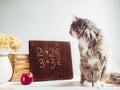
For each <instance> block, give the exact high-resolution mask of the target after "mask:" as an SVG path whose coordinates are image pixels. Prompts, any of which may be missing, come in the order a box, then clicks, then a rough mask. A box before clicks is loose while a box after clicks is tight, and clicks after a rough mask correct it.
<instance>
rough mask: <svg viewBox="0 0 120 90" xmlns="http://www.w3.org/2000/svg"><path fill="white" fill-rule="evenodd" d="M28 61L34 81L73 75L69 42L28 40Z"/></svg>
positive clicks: (64, 77) (68, 77) (66, 77)
mask: <svg viewBox="0 0 120 90" xmlns="http://www.w3.org/2000/svg"><path fill="white" fill-rule="evenodd" d="M29 62H30V71H31V72H32V73H33V74H34V78H35V81H45V80H61V79H70V78H72V77H73V71H72V60H71V49H70V42H61V41H35V40H30V41H29Z"/></svg>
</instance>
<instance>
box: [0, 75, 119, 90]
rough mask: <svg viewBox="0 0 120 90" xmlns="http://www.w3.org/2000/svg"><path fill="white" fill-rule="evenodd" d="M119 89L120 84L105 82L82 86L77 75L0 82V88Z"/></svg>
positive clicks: (18, 89)
mask: <svg viewBox="0 0 120 90" xmlns="http://www.w3.org/2000/svg"><path fill="white" fill-rule="evenodd" d="M56 89H57V90H120V86H115V85H111V84H105V85H104V87H100V88H96V87H84V86H82V85H80V81H79V78H78V77H74V78H73V79H71V80H57V81H42V82H32V83H31V84H30V85H22V84H21V83H20V82H7V83H3V84H0V90H56Z"/></svg>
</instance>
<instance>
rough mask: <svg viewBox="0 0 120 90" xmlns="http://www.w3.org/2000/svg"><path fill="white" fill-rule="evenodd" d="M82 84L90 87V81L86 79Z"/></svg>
mask: <svg viewBox="0 0 120 90" xmlns="http://www.w3.org/2000/svg"><path fill="white" fill-rule="evenodd" d="M83 85H84V86H86V87H92V83H91V82H88V81H86V80H85V81H84V82H83Z"/></svg>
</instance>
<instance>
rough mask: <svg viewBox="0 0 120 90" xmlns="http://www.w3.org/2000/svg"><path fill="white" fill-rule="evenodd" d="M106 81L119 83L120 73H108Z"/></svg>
mask: <svg viewBox="0 0 120 90" xmlns="http://www.w3.org/2000/svg"><path fill="white" fill-rule="evenodd" d="M106 82H107V83H110V84H116V85H120V73H110V74H109V76H108V79H107V80H106Z"/></svg>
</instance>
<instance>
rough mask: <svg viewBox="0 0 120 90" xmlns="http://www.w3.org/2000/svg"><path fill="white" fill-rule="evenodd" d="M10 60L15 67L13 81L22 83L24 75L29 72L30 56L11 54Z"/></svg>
mask: <svg viewBox="0 0 120 90" xmlns="http://www.w3.org/2000/svg"><path fill="white" fill-rule="evenodd" d="M9 60H10V62H11V64H12V67H13V75H12V78H11V81H20V77H21V75H22V74H23V73H26V72H29V55H28V54H9Z"/></svg>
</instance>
